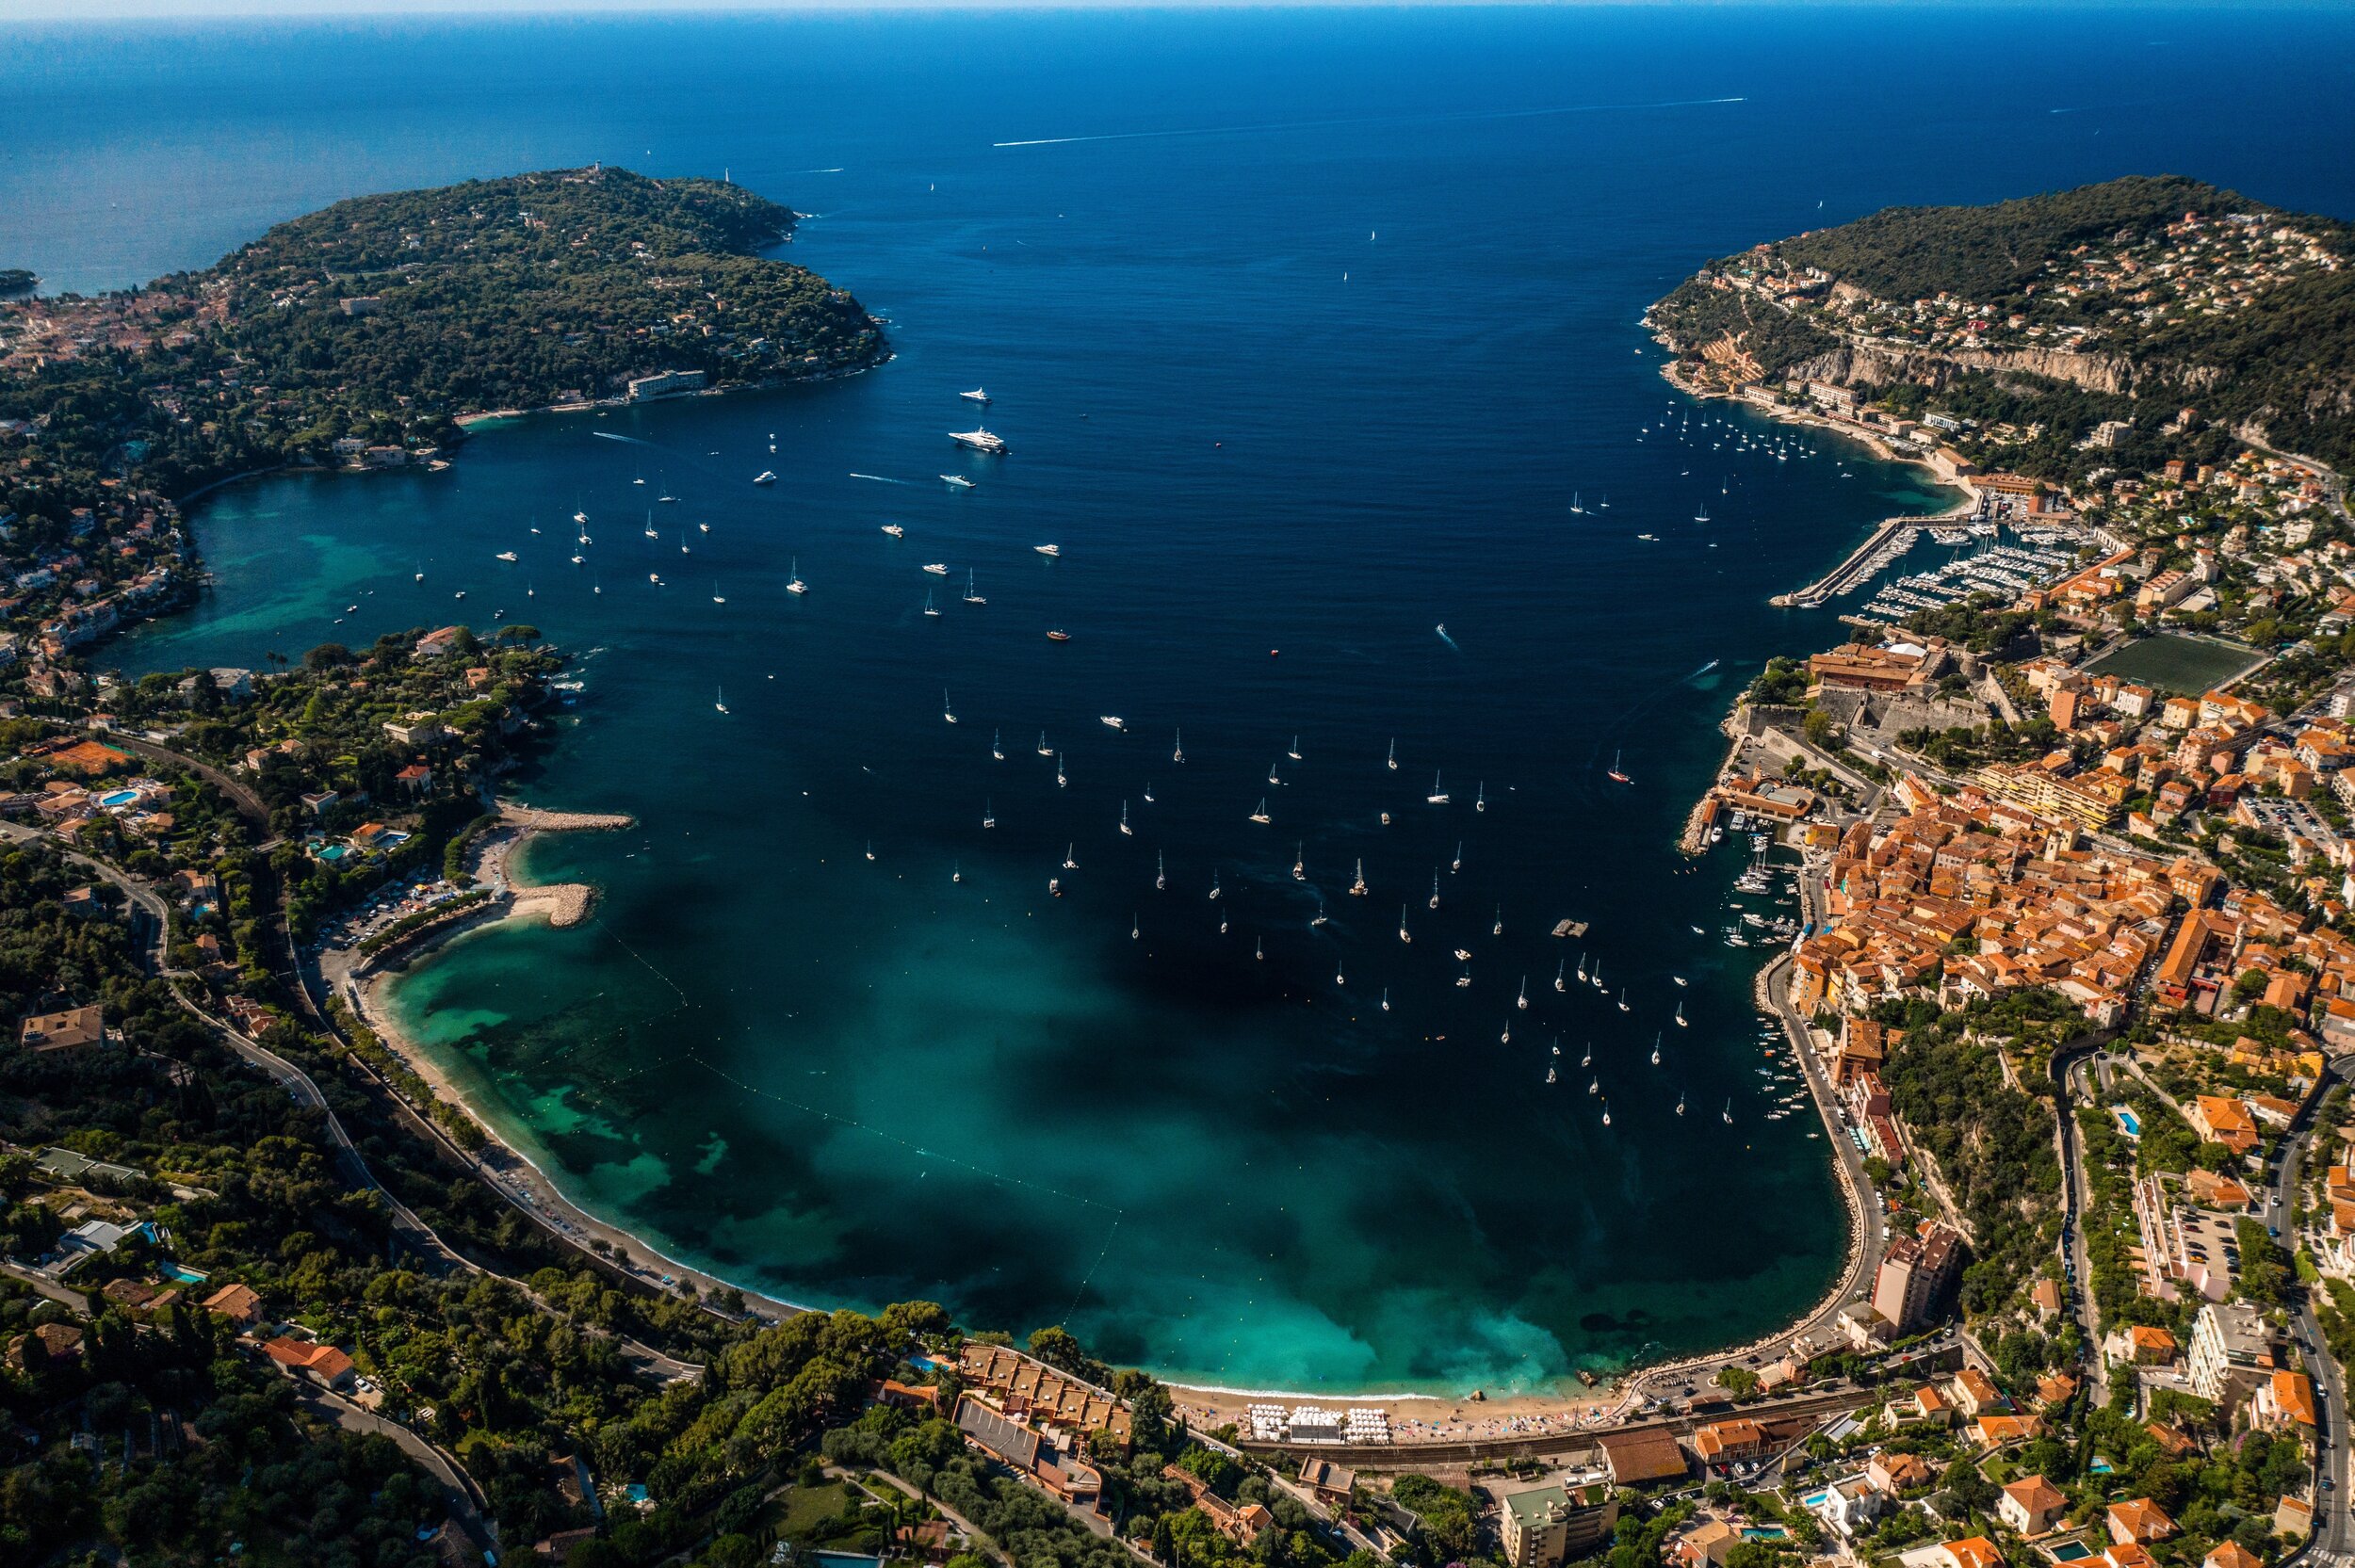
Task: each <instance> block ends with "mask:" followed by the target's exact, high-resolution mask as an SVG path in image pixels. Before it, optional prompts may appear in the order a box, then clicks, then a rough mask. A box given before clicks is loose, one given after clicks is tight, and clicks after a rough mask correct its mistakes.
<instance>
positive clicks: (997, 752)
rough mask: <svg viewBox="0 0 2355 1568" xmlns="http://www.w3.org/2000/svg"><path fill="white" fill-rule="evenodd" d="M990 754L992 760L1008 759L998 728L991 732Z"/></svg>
mask: <svg viewBox="0 0 2355 1568" xmlns="http://www.w3.org/2000/svg"><path fill="white" fill-rule="evenodd" d="M989 755H990V760H991V761H993V762H1003V761H1005V760H1006V748H1005V747H1004V746H1003V745H1002V744H1000V743H999V738H998V732H997V731H996V730H992V731H990V732H989Z"/></svg>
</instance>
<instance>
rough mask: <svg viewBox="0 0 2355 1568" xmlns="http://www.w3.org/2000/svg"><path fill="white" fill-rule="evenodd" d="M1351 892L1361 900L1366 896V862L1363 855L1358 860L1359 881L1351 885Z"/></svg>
mask: <svg viewBox="0 0 2355 1568" xmlns="http://www.w3.org/2000/svg"><path fill="white" fill-rule="evenodd" d="M1349 891H1350V892H1351V893H1352V894H1353V895H1355V896H1356V897H1360V898H1362V897H1365V896H1366V862H1365V858H1364V857H1363V856H1362V855H1361V856H1359V857H1358V860H1357V880H1356V881H1353V882H1351V883H1350V884H1349Z"/></svg>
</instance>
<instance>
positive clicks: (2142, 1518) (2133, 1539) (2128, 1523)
mask: <svg viewBox="0 0 2355 1568" xmlns="http://www.w3.org/2000/svg"><path fill="white" fill-rule="evenodd" d="M2103 1518H2104V1520H2105V1521H2106V1523H2107V1524H2108V1525H2109V1530H2110V1539H2111V1540H2112V1541H2115V1542H2117V1543H2118V1544H2120V1545H2128V1544H2132V1545H2136V1546H2148V1545H2150V1544H2152V1543H2153V1542H2158V1541H2165V1540H2166V1539H2167V1538H2168V1536H2170V1535H2173V1534H2174V1533H2175V1521H2174V1520H2172V1519H2170V1518H2168V1516H2167V1511H2166V1510H2165V1509H2163V1508H2161V1507H2160V1506H2159V1505H2158V1504H2156V1503H2154V1502H2152V1500H2151V1499H2150V1498H2148V1497H2129V1498H2127V1499H2125V1500H2124V1501H2122V1502H2115V1503H2112V1504H2111V1505H2110V1506H2109V1508H2108V1510H2107V1511H2106V1512H2105V1513H2104V1514H2103Z"/></svg>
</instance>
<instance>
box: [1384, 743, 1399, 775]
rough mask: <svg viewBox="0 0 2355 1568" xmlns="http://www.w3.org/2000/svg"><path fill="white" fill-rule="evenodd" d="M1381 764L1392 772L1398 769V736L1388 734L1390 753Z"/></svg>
mask: <svg viewBox="0 0 2355 1568" xmlns="http://www.w3.org/2000/svg"><path fill="white" fill-rule="evenodd" d="M1383 766H1384V767H1386V768H1389V770H1390V771H1391V772H1393V773H1395V772H1397V771H1398V736H1390V754H1389V759H1388V760H1387V761H1386V762H1385V763H1384V764H1383Z"/></svg>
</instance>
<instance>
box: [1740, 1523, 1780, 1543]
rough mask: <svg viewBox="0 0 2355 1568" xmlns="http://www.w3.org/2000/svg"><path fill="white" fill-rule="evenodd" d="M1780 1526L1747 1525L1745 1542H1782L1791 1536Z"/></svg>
mask: <svg viewBox="0 0 2355 1568" xmlns="http://www.w3.org/2000/svg"><path fill="white" fill-rule="evenodd" d="M1790 1533H1791V1532H1790V1531H1789V1530H1787V1529H1784V1528H1782V1527H1781V1526H1780V1525H1747V1526H1745V1527H1744V1528H1743V1530H1742V1539H1743V1540H1745V1541H1780V1540H1782V1539H1784V1538H1785V1537H1787V1536H1788V1535H1790Z"/></svg>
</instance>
